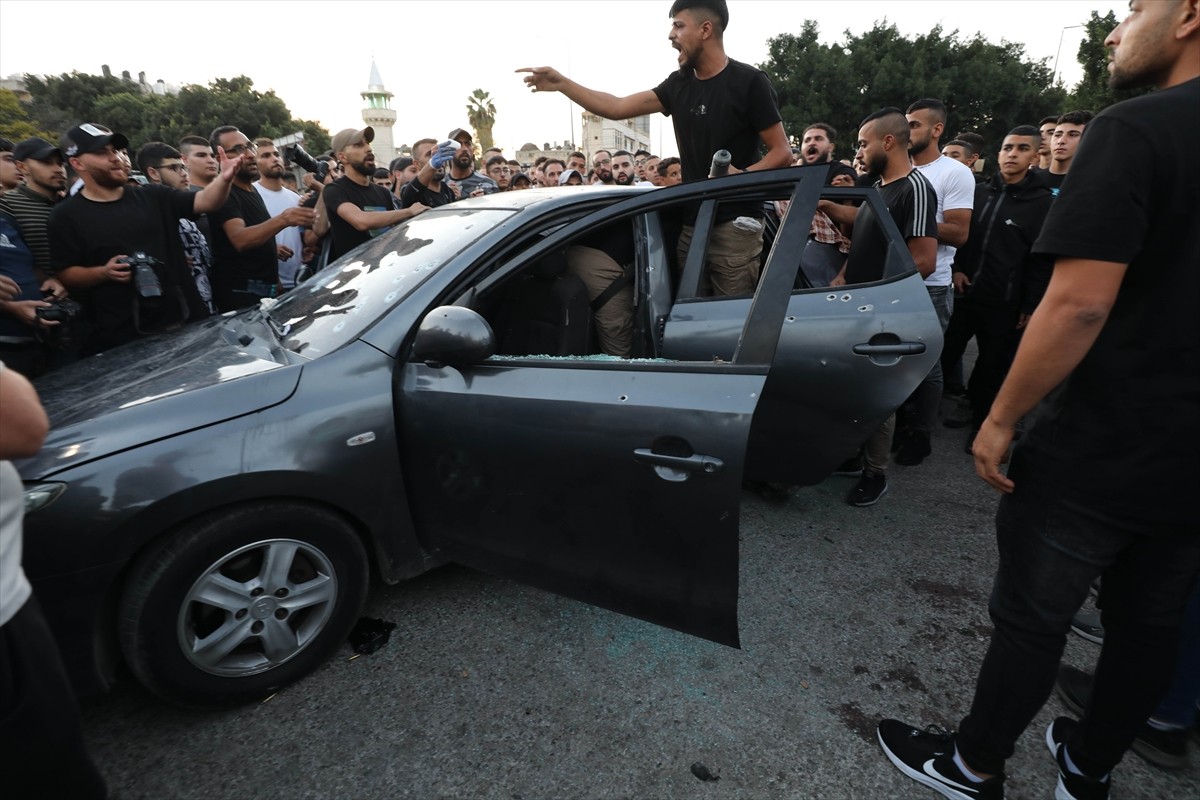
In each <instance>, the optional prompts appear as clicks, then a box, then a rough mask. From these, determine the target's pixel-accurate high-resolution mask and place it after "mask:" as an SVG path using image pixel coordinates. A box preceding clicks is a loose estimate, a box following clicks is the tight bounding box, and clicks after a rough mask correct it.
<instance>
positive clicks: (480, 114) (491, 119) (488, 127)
mask: <svg viewBox="0 0 1200 800" xmlns="http://www.w3.org/2000/svg"><path fill="white" fill-rule="evenodd" d="M495 122H496V106H495V105H493V103H492V97H491V95H490V94H488V93H487V92H485V91H484V90H483V89H476V90H475V91H473V92H471V94H470V96H469V97H467V124H469V125H470V126H471V127H472V128H474V129H475V139H476V141H478V142H479V149H480V152H482V151H484V150H487V149H489V148H490V147H491V146H492V144H493V141H492V126H493V125H494V124H495Z"/></svg>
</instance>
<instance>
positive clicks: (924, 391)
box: [893, 98, 975, 467]
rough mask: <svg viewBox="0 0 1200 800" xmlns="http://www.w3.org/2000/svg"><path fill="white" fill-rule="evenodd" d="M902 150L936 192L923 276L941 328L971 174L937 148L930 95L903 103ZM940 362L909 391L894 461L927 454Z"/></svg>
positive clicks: (970, 203) (935, 107) (938, 106)
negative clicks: (930, 256) (929, 258)
mask: <svg viewBox="0 0 1200 800" xmlns="http://www.w3.org/2000/svg"><path fill="white" fill-rule="evenodd" d="M907 116H908V127H909V137H910V138H909V143H908V153H909V155H910V156H911V157H912V162H913V165H914V166H916V168H917V169H919V170H920V171H921V174H923V175H924V176H925V177H926V178H928V179H929V182H930V183H931V184H933V190H934V191H935V192H937V227H938V246H937V267H936V268H935V269H934V271H933V274H932V275H928V276H926V278H925V289H926V291H928V292H929V299H930V300H931V301H932V302H933V308H934V310H935V311H937V315H938V322H939V323H941V326H942V332H943V333H944V332H945V330H946V326H947V325H949V324H950V313H951V312H952V311H953V310H954V295H953V291H954V290H953V288H952V287H951V286H950V283H951V274H952V272H953V270H952V265H953V264H954V254H955V252H957V250H958V248H959V247H961V246H962V245H964V244H966V242H967V235H968V234H969V233H970V229H971V213H972V210H973V208H974V205H975V176H974V174H972V172H971V170H970V168H968V167H967V166H966V165H965V164H963V163H962V162H961V161H955V160H954V159H953V158H949V157H948V156H944V155H942V153H941V149H940V148H939V146H938V143H939V140H940V139H941V137H942V132H943V131H944V130H945V127H946V106H945V105H944V104H943V103H942V102H941V101H940V100H935V99H933V98H926V99H924V100H918V101H916V102H915V103H913V104H912V105H910V106H909V107H908V111H907ZM944 382H945V381H944V379H943V377H942V364H941V362H940V361H935V362H934V364H933V368H932V369H931V370H930V371H929V374H928V375H927V376H925V380H923V381H922V382H921V385H920V386H918V387H917V389H916V391H914V392H913V394H912V397H911V398H910V401H909V404H908V405H909V407H910V409H911V410H910V412H909V413H907V414H903V415H902V416H901V419H902V420H904V421H905V422H906V423H907V424H905V425H903V427H902V428H901V430H900V431H898V432H897V436H896V442H895V443H894V444H893V447H894V448H895V449H896V450H897V453H896V463H897V464H902V465H904V466H909V467H911V466H916V465H917V464H920V463H921V462H922V461H924V460H925V458H926V457H927V456H928V455H929V454H930V453H931V452H932V449H933V447H932V444H931V441H932V431H933V426H934V424H935V423H936V422H937V415H938V408H939V407H940V406H941V402H942V386H943V384H944Z"/></svg>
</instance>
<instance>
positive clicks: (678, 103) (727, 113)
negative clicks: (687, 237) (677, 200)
mask: <svg viewBox="0 0 1200 800" xmlns="http://www.w3.org/2000/svg"><path fill="white" fill-rule="evenodd" d="M654 94H655V95H656V96H657V97H658V101H659V102H660V103H661V104H662V107H663V114H665V115H666V116H668V117H670V116H674V117H675V143H676V145H677V146H678V147H679V160H680V167H681V171H682V173H683V180H684V181H685V182H686V181H695V180H703V179H705V178H707V177H708V173H709V170H710V169H711V168H712V157H713V153H715V152H717V151H718V150H728V151H729V154H730V155H731V156H732V162H731V163H732V164H733V166H735V167H737V168H738V169H745V168H746V167H748V166H750V165H751V164H754V163H756V162H757V161H758V160H759V159H760V158H761V156H760V153H759V150H760V148H759V144H760V142H761V137H760V136H759V131H765V130H767V129H768V128H770V127H773V126H774V125H775V124H776V123H778V122H780V120H781V117H780V115H779V102H778V100H777V99H776V97H775V89H774V87H772V86H771V82H770V81H769V80H768V79H767V76H766V73H764V72H763V71H762V70H760V69H756V68H754V67H752V66H750V65H749V64H743V63H741V62H740V61H734V60H733V59H729V63H728V64H727V65H726V66H725V69H723V70H721V71H720V72H718V73H717V74H716V75H714V76H713V77H711V78H709V79H707V80H703V81H702V80H700V79H699V78H697V77H696V74H695V72H693V71H692V70H691V69H679V70H677V71H675V72H672V73H671V74H670V75H669V76H667V79H666V80H665V81H663V82H662V83H660V84H659V85H658V86H656V87H655V88H654ZM742 215H746V216H752V217H761V216H762V208H761V206H760V205H759V204H757V203H749V204H746V205H740V206H739V205H737V204H729V203H726V204H723V205H722V206H721V207H720V208H718V209H717V218H716V221H717V222H724V221H726V220H730V219H733V218H734V217H738V216H742ZM688 216H689V217H692V216H694V211H693V212H692V213H689V214H688Z"/></svg>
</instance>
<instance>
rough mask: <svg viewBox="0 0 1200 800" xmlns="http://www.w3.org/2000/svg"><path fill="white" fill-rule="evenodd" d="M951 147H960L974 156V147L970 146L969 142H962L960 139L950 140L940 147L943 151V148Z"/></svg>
mask: <svg viewBox="0 0 1200 800" xmlns="http://www.w3.org/2000/svg"><path fill="white" fill-rule="evenodd" d="M951 145H954V146H955V147H961V148H962V149H963V150H966V151H967V152H968V153H970V154H971V155H976V153H975V147H974V146H973V145H971V144H970V143H969V142H964V141H963V140H962V139H951V140H950V141H948V142H946V143H945V144H944V145H942V149H943V150H944V149H945V148H947V147H950V146H951Z"/></svg>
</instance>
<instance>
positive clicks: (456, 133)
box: [446, 128, 562, 200]
mask: <svg viewBox="0 0 1200 800" xmlns="http://www.w3.org/2000/svg"><path fill="white" fill-rule="evenodd" d="M446 139H447V140H449V141H453V142H457V143H458V151H457V152H456V153H455V154H454V160H453V161H451V162H450V174H449V175H448V176H446V183H448V184H450V188H451V189H457V190H458V199H460V200H462V199H464V198H467V197H479V196H480V195H484V194H492V193H493V192H496V191H499V189H498V187H497V186H496V182H495V181H494V180H492V179H491V178H489V177H488V176H487V175H484V174H483V173H482V172H477V171H476V170H475V142H474V140H473V139H472V138H471V134H469V133H467V132H466V131H465V130H463V129H462V128H455V129H454V130H452V131H450V134H449V135H448V136H447V137H446ZM558 163H560V164H561V163H562V162H561V161H560V162H558ZM559 171H560V172H561V169H560V170H559ZM555 180H557V177H556V178H555ZM546 185H551V184H546ZM553 185H557V184H553Z"/></svg>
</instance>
